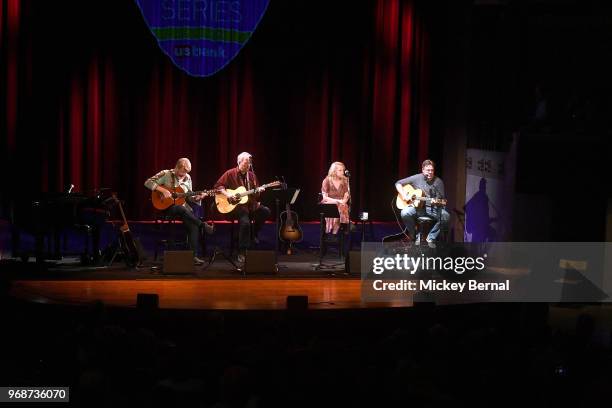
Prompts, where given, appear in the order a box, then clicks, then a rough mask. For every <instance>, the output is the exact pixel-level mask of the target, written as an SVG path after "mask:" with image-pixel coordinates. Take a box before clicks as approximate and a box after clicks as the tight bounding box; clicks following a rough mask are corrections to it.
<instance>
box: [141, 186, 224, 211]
mask: <svg viewBox="0 0 612 408" xmlns="http://www.w3.org/2000/svg"><path fill="white" fill-rule="evenodd" d="M162 187H164V188H165V189H166V190H168V191H170V193H171V194H172V196H171V197H168V198H165V197H164V195H163V193H162V192H161V191H157V190H153V191H151V202H152V203H153V207H155V208H157V209H158V210H165V209H166V208H169V207H171V206H173V205H183V204H185V200H186V199H187V197H193V196H196V195H200V194H204V196H205V197H208V196H213V195H215V193H217V190H202V191H187V192H185V190H183V188H182V187H181V186H177V187H166V186H162Z"/></svg>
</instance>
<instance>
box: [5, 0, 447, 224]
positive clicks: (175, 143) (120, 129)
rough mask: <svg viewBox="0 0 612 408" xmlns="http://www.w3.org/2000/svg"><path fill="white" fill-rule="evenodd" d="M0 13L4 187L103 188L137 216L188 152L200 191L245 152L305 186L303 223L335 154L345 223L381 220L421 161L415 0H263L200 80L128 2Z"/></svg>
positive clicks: (424, 109) (421, 72)
mask: <svg viewBox="0 0 612 408" xmlns="http://www.w3.org/2000/svg"><path fill="white" fill-rule="evenodd" d="M0 4H1V7H0V13H1V15H0V24H1V26H0V36H1V37H0V44H1V46H2V49H1V56H2V67H1V69H2V72H1V79H0V84H1V85H2V87H1V91H0V92H1V98H2V106H3V107H2V109H1V112H0V115H1V131H2V139H1V141H0V149H1V153H2V159H3V166H4V167H5V171H9V172H10V174H13V175H14V176H15V184H16V186H23V187H27V188H28V189H31V190H32V191H61V190H63V189H64V188H65V186H66V185H68V184H70V183H73V184H74V185H75V186H76V187H75V190H76V191H89V190H92V189H96V188H101V187H110V188H112V189H114V190H115V191H117V192H118V193H119V195H120V196H121V197H122V198H123V199H124V200H125V201H126V207H127V212H128V217H129V218H130V219H148V218H150V217H151V215H152V211H151V210H150V208H149V202H148V201H147V198H148V193H147V191H146V190H145V189H144V187H143V182H144V180H145V179H146V178H147V177H149V176H150V175H152V174H154V173H155V172H156V171H158V170H160V169H164V168H171V167H172V166H173V165H174V163H175V161H176V159H177V158H179V157H183V156H186V157H189V158H190V159H191V161H192V163H193V172H192V176H193V178H194V181H195V187H196V188H201V189H205V188H210V187H211V186H212V185H213V183H214V182H215V181H216V179H217V178H218V176H219V175H220V174H221V173H222V172H223V171H224V170H225V169H227V168H229V167H232V166H234V165H235V164H236V156H237V154H238V153H240V152H242V151H249V152H251V153H252V154H253V155H254V158H255V170H256V172H257V173H258V176H259V178H260V180H261V181H262V182H268V181H271V180H273V179H274V176H277V175H284V176H285V178H286V180H287V181H288V183H289V184H290V185H291V186H295V187H301V188H302V192H303V196H302V197H301V198H300V205H299V206H298V210H301V211H302V214H303V215H304V217H305V218H310V219H313V218H315V217H316V215H315V214H316V210H315V205H314V204H315V199H316V194H317V192H318V191H319V189H320V184H321V180H322V179H323V177H324V176H325V174H326V173H327V169H328V168H329V165H330V164H331V162H333V161H336V160H340V161H344V162H345V163H346V165H347V167H348V168H349V169H350V170H351V172H352V175H353V180H352V181H353V184H352V189H353V196H354V199H355V201H354V207H353V211H354V213H356V212H358V211H360V210H363V209H365V210H369V211H370V212H371V213H372V216H373V217H374V218H375V219H390V218H392V213H391V211H390V208H389V202H390V200H391V198H392V197H393V195H394V193H393V191H394V187H393V183H394V182H395V180H396V179H398V178H399V177H404V176H406V175H408V174H411V173H414V172H417V171H419V167H420V166H419V164H420V162H421V161H422V160H423V159H425V158H426V157H427V156H428V155H429V154H430V142H431V140H434V139H432V138H431V137H430V133H431V130H430V109H431V105H432V104H431V84H432V79H431V57H430V33H429V30H428V17H427V15H428V13H427V11H426V10H424V7H425V6H424V5H421V4H420V3H419V2H418V1H412V0H368V1H358V2H353V1H350V2H348V1H346V2H345V1H342V2H336V1H333V2H327V1H309V2H304V1H278V0H272V1H271V2H270V6H269V8H268V12H267V14H266V15H265V17H264V18H263V20H262V21H261V23H260V25H259V27H258V29H257V30H256V31H255V33H254V35H253V37H252V38H251V39H250V41H249V42H248V43H247V44H246V46H245V47H244V49H243V50H242V51H241V52H240V54H239V55H238V56H237V58H236V59H235V60H233V61H232V62H231V63H230V64H229V65H228V66H227V67H226V68H225V69H224V70H223V71H221V72H219V73H218V74H216V75H215V76H213V77H209V78H194V77H189V76H188V75H186V74H185V73H184V72H183V71H181V70H180V69H178V68H176V67H175V66H174V65H173V64H172V63H171V61H170V60H169V59H168V58H167V57H166V56H165V55H164V54H163V53H162V51H161V50H160V49H159V47H158V46H157V44H156V41H155V40H154V38H153V36H152V35H151V33H150V32H149V30H148V28H147V26H146V24H145V23H144V21H143V19H142V17H141V15H140V11H139V10H138V8H137V6H136V4H135V2H133V1H126V0H121V1H108V0H105V1H86V2H84V1H62V2H47V1H18V0H0ZM434 150H435V149H434ZM434 158H437V157H434ZM3 195H4V194H3ZM3 203H4V204H6V196H5V198H3Z"/></svg>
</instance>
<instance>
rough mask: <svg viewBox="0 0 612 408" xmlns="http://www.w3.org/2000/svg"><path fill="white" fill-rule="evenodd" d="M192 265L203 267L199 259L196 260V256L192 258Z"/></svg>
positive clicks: (202, 262)
mask: <svg viewBox="0 0 612 408" xmlns="http://www.w3.org/2000/svg"><path fill="white" fill-rule="evenodd" d="M193 264H194V265H204V261H203V260H202V259H200V258H198V257H197V256H194V257H193Z"/></svg>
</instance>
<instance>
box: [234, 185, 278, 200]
mask: <svg viewBox="0 0 612 408" xmlns="http://www.w3.org/2000/svg"><path fill="white" fill-rule="evenodd" d="M272 185H274V183H269V184H264V185H263V186H259V187H255V188H252V189H250V190H248V191H245V192H244V193H241V194H240V197H245V196H248V195H251V194H255V193H257V192H258V191H259V190H260V189H262V188H268V187H270V186H272Z"/></svg>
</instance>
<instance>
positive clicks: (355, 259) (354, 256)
mask: <svg viewBox="0 0 612 408" xmlns="http://www.w3.org/2000/svg"><path fill="white" fill-rule="evenodd" d="M345 270H346V272H348V273H349V275H361V251H349V254H348V256H347V257H346V267H345Z"/></svg>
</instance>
